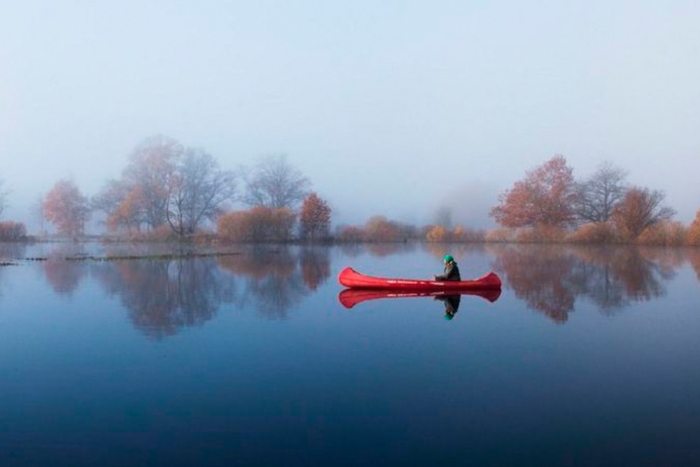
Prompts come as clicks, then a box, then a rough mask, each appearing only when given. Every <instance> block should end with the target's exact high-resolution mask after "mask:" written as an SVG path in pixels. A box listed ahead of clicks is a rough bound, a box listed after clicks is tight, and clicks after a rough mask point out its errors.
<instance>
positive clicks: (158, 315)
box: [93, 258, 231, 339]
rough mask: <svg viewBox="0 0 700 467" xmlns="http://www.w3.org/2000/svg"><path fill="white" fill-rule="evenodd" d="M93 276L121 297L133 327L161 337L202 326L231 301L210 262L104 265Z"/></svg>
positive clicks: (142, 261) (144, 262)
mask: <svg viewBox="0 0 700 467" xmlns="http://www.w3.org/2000/svg"><path fill="white" fill-rule="evenodd" d="M93 272H94V275H95V277H96V278H97V279H98V281H99V282H100V283H101V284H102V285H103V286H104V287H105V289H107V290H108V291H109V293H111V294H114V295H117V296H119V297H120V298H121V300H122V303H123V304H124V306H125V307H126V308H127V310H128V311H129V317H130V319H131V321H132V322H133V323H134V326H135V327H137V328H138V329H140V330H141V331H142V332H143V333H144V334H146V335H147V336H149V337H153V338H157V339H159V338H163V337H165V336H170V335H173V334H175V333H176V332H177V331H178V330H179V329H180V328H183V327H189V326H195V325H202V324H203V323H205V322H207V321H208V320H210V319H212V318H213V317H214V315H215V314H216V311H217V310H218V308H219V305H220V304H221V302H223V301H226V300H230V299H231V294H230V290H228V289H227V288H226V284H225V283H224V282H222V281H221V280H219V278H217V277H216V272H217V268H216V263H215V262H214V260H212V259H201V258H198V259H177V260H138V261H115V262H105V263H100V264H97V265H95V266H94V269H93Z"/></svg>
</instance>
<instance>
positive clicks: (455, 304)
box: [435, 294, 462, 319]
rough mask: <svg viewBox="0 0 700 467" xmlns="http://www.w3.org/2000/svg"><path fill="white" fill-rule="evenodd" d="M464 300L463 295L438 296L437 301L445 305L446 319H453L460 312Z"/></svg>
mask: <svg viewBox="0 0 700 467" xmlns="http://www.w3.org/2000/svg"><path fill="white" fill-rule="evenodd" d="M461 298H462V296H461V295H459V294H456V295H442V296H436V297H435V300H440V301H442V303H444V305H445V319H452V318H454V317H455V314H457V312H458V311H459V302H460V299H461Z"/></svg>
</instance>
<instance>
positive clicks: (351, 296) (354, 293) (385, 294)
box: [338, 289, 501, 308]
mask: <svg viewBox="0 0 700 467" xmlns="http://www.w3.org/2000/svg"><path fill="white" fill-rule="evenodd" d="M451 294H455V295H457V294H458V295H475V296H477V297H481V298H483V299H485V300H488V301H489V302H491V303H493V302H495V301H496V300H498V297H500V296H501V289H482V290H459V291H456V292H449V293H448V292H445V291H444V290H434V291H420V290H417V291H414V292H411V291H401V290H378V289H374V290H371V289H345V290H343V291H341V292H340V294H338V300H339V301H340V303H341V304H342V305H343V306H344V307H345V308H352V307H354V306H355V305H357V304H358V303H362V302H366V301H368V300H378V299H382V298H413V297H444V296H446V295H451Z"/></svg>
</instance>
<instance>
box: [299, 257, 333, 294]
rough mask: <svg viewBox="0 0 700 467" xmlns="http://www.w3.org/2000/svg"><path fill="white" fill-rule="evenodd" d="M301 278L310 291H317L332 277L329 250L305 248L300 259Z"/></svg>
mask: <svg viewBox="0 0 700 467" xmlns="http://www.w3.org/2000/svg"><path fill="white" fill-rule="evenodd" d="M299 263H300V265H301V276H302V279H303V280H304V284H306V286H307V287H308V288H309V290H312V291H313V290H316V289H317V288H318V286H319V285H321V284H322V283H324V282H325V281H326V279H328V277H329V276H330V275H331V272H330V269H331V265H330V259H329V257H328V249H327V248H323V249H317V248H313V247H310V248H304V249H303V250H302V251H301V255H300V258H299Z"/></svg>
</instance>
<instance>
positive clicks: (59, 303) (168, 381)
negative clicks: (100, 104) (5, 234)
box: [0, 245, 700, 466]
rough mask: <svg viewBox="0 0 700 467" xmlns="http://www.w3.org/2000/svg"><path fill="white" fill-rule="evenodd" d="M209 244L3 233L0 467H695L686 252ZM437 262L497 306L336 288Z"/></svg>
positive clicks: (699, 388)
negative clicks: (16, 242)
mask: <svg viewBox="0 0 700 467" xmlns="http://www.w3.org/2000/svg"><path fill="white" fill-rule="evenodd" d="M219 252H220V253H225V254H222V255H220V256H212V255H209V253H213V251H212V250H181V249H178V250H173V249H172V247H169V246H161V247H159V248H156V249H146V248H145V247H140V248H136V249H134V247H130V246H124V245H117V246H106V247H105V246H101V245H78V246H75V245H40V246H34V247H17V246H14V247H8V246H6V245H3V246H2V248H0V257H2V259H3V260H4V262H6V263H10V264H11V265H8V266H2V267H0V355H1V357H0V414H1V416H0V465H3V466H5V465H8V466H13V465H21V466H24V465H37V466H39V465H73V466H75V465H115V466H117V465H136V466H138V465H201V466H214V465H217V466H218V465H320V464H329V465H332V464H335V465H447V464H449V465H475V466H476V465H478V466H484V465H620V464H622V463H627V464H630V465H655V466H656V465H693V464H698V463H700V448H699V447H698V445H697V442H696V438H697V433H700V339H698V336H699V335H700V306H699V305H700V288H699V287H698V276H699V275H700V251H698V250H668V249H637V248H616V249H601V248H563V247H556V248H545V247H534V246H520V247H515V246H489V247H488V248H484V247H481V248H466V247H463V246H462V247H456V246H455V247H448V246H445V245H438V246H431V247H430V248H426V247H423V246H411V245H373V246H369V247H348V248H339V247H335V248H310V247H309V248H305V247H289V248H287V247H277V246H263V247H258V248H250V247H245V248H243V247H241V248H237V247H231V248H228V249H225V250H221V251H219ZM445 252H450V253H452V254H453V255H455V257H456V259H457V261H458V262H459V264H460V270H461V271H462V275H463V277H465V278H466V277H476V276H479V275H481V274H483V273H484V272H486V271H489V270H494V271H496V272H497V273H498V274H499V275H500V276H501V278H502V279H503V282H504V288H503V290H502V293H501V294H500V296H497V297H480V296H473V295H465V296H461V297H460V299H459V303H458V306H457V309H456V312H454V313H446V310H447V303H446V302H445V301H443V300H436V299H434V298H433V297H415V298H408V297H407V298H376V297H373V299H372V300H368V301H359V302H357V303H355V304H353V306H352V307H351V308H346V306H344V305H343V302H341V300H340V299H339V295H340V294H341V291H342V288H341V287H340V285H339V284H338V283H337V281H336V279H335V278H336V276H337V274H338V272H339V271H340V270H341V269H342V268H343V267H345V266H348V265H349V266H353V267H354V268H355V269H357V270H359V271H362V272H366V273H371V274H376V275H382V276H407V277H430V276H431V275H432V274H434V273H437V272H439V270H440V269H441V265H440V258H441V257H442V255H443V254H444V253H445ZM199 253H206V254H203V255H199ZM107 258H112V259H110V260H105V259H107ZM115 258H121V259H115ZM453 311H455V310H453Z"/></svg>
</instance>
